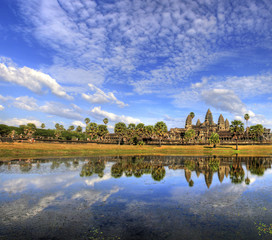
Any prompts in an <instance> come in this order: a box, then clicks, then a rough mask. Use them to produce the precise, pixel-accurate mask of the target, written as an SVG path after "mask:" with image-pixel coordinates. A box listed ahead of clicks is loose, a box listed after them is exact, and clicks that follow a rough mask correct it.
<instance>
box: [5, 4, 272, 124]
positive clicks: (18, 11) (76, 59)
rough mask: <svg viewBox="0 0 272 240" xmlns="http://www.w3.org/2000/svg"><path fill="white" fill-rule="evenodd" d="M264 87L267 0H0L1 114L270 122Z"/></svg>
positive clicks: (271, 46)
mask: <svg viewBox="0 0 272 240" xmlns="http://www.w3.org/2000/svg"><path fill="white" fill-rule="evenodd" d="M271 93H272V1H271V0H258V1H250V0H248V1H242V0H241V1H232V0H229V1H227V0H224V1H223V0H222V1H213V0H198V1H193V0H183V1H178V0H167V1H166V0H161V1H152V0H147V1H141V0H137V1H130V0H120V1H111V0H105V1H103V0H99V1H92V0H2V1H1V2H0V123H5V124H8V125H19V124H25V123H27V122H34V123H36V124H37V125H38V126H39V125H40V124H41V123H42V122H44V123H45V124H46V126H47V127H48V128H53V127H54V125H55V123H57V122H58V123H61V124H63V125H64V126H65V127H68V126H69V125H72V124H73V125H82V126H84V125H85V124H83V123H84V119H85V118H86V117H89V118H90V119H91V121H95V122H97V123H102V120H103V119H104V118H105V117H107V118H108V119H109V127H110V129H112V127H113V126H114V124H115V123H116V122H119V121H123V122H125V123H127V124H128V123H130V122H134V123H139V122H143V123H145V124H152V125H154V124H155V123H156V122H157V121H165V122H166V123H167V125H168V127H169V128H170V127H184V122H185V119H186V116H187V115H188V114H189V113H190V112H191V111H193V112H195V115H196V117H195V118H194V122H196V121H197V119H198V118H200V120H201V122H202V121H204V117H205V113H206V111H207V109H208V108H210V109H211V111H212V113H213V116H214V121H215V122H217V120H218V117H219V115H220V113H222V114H223V116H224V117H225V118H228V119H229V120H230V121H231V120H233V119H242V117H243V115H244V114H245V113H249V114H250V116H251V118H250V121H249V124H251V125H253V124H257V123H261V124H263V125H264V126H265V127H268V128H272V111H271V109H272V94H271Z"/></svg>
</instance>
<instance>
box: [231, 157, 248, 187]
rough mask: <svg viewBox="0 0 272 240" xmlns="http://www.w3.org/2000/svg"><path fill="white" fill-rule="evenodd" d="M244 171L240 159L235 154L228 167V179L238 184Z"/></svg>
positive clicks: (241, 180) (242, 179)
mask: <svg viewBox="0 0 272 240" xmlns="http://www.w3.org/2000/svg"><path fill="white" fill-rule="evenodd" d="M244 176H245V172H244V169H243V167H242V164H241V162H240V160H238V155H237V154H236V160H235V161H234V163H233V164H232V166H231V168H230V179H231V182H232V183H235V184H239V183H242V182H243V181H244Z"/></svg>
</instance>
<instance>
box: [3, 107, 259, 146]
mask: <svg viewBox="0 0 272 240" xmlns="http://www.w3.org/2000/svg"><path fill="white" fill-rule="evenodd" d="M190 115H191V117H194V113H193V112H191V113H190ZM248 119H249V115H248V114H245V120H246V121H248ZM84 121H85V124H86V126H85V131H83V127H82V126H74V125H71V126H69V127H68V128H67V129H65V128H64V126H63V125H62V124H59V123H56V124H55V129H45V127H46V126H45V124H44V123H42V124H41V126H40V128H38V127H36V125H35V124H33V123H28V124H26V125H20V126H19V127H14V126H7V125H4V124H0V136H2V137H12V138H47V139H58V140H84V141H86V140H103V139H104V138H105V137H106V136H107V135H108V133H109V131H108V126H107V124H108V122H109V121H108V119H107V118H104V119H103V123H104V124H97V123H95V122H91V120H90V118H85V120H84ZM230 131H231V133H232V136H233V139H235V140H236V144H237V149H238V139H239V137H240V136H241V135H244V134H245V129H244V124H243V122H242V121H240V120H234V121H232V122H231V126H230ZM114 133H115V134H116V136H117V137H118V144H120V143H121V141H122V140H123V139H125V140H126V142H127V143H129V144H139V145H142V144H144V142H143V141H142V139H143V138H149V139H156V140H159V143H160V145H161V140H162V139H163V138H169V137H170V136H169V134H168V128H167V125H166V124H165V123H164V122H163V121H160V122H157V123H156V124H155V125H154V126H153V125H145V124H144V123H139V124H137V125H136V124H134V123H130V124H128V125H126V124H125V123H123V122H119V123H116V124H115V126H114ZM263 133H264V128H263V126H262V125H261V124H257V125H254V126H251V127H249V128H248V131H247V132H246V134H247V136H248V137H250V139H253V140H260V138H261V136H262V135H263ZM183 139H184V140H185V142H186V143H188V142H190V141H193V142H194V141H195V139H196V132H195V130H194V129H188V130H187V131H186V132H185V135H184V137H183ZM209 141H210V143H211V144H213V145H214V147H216V145H217V144H219V143H220V139H219V135H218V133H215V132H213V133H212V134H211V136H210V138H209Z"/></svg>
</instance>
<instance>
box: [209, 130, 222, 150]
mask: <svg viewBox="0 0 272 240" xmlns="http://www.w3.org/2000/svg"><path fill="white" fill-rule="evenodd" d="M209 141H210V143H212V144H213V147H214V148H216V144H217V143H219V142H220V140H219V135H218V133H214V132H213V133H212V134H211V136H210V139H209Z"/></svg>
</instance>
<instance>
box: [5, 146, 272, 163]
mask: <svg viewBox="0 0 272 240" xmlns="http://www.w3.org/2000/svg"><path fill="white" fill-rule="evenodd" d="M238 149H239V150H238V151H237V150H235V146H233V145H223V146H220V145H218V146H217V147H216V148H213V147H212V146H208V145H206V146H203V145H193V146H192V145H190V146H188V145H187V146H167V145H163V146H161V147H159V146H153V145H144V146H138V145H113V144H106V145H105V144H96V143H88V144H69V145H68V144H52V143H33V144H31V143H0V159H1V160H3V159H7V158H13V159H15V158H36V157H73V156H78V157H80V156H82V157H88V156H98V155H101V156H109V155H111V156H113V155H191V156H194V155H216V156H232V155H235V154H239V156H272V145H241V146H238Z"/></svg>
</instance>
